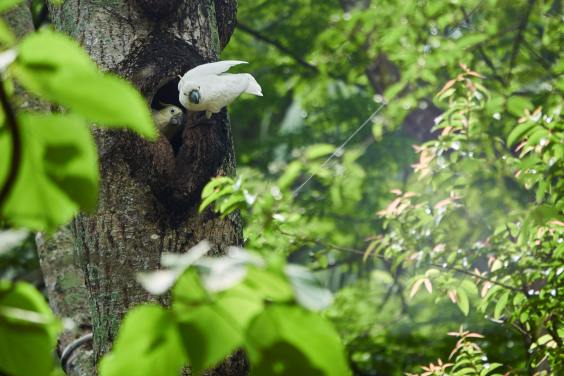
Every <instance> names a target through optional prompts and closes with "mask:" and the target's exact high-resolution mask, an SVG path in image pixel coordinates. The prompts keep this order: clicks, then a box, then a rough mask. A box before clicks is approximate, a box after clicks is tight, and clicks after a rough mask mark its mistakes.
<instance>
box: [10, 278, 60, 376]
mask: <svg viewBox="0 0 564 376" xmlns="http://www.w3.org/2000/svg"><path fill="white" fill-rule="evenodd" d="M58 329H59V324H58V323H57V322H56V321H55V317H54V316H53V313H52V312H51V309H49V306H48V305H47V303H46V302H45V299H44V298H43V296H42V295H41V293H40V292H39V291H37V289H36V288H35V287H33V286H32V285H30V284H28V283H25V282H17V283H15V284H12V283H11V282H10V281H7V280H5V281H2V282H0V373H6V374H8V375H21V376H44V375H45V376H46V375H49V374H50V372H51V369H52V363H53V359H52V355H51V353H52V350H53V349H54V348H55V345H56V343H57V331H58Z"/></svg>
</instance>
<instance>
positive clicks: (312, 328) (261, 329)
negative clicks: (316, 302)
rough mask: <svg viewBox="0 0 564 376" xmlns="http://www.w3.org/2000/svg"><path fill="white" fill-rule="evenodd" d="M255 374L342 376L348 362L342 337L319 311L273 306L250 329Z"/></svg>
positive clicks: (249, 335) (251, 355)
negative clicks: (317, 312)
mask: <svg viewBox="0 0 564 376" xmlns="http://www.w3.org/2000/svg"><path fill="white" fill-rule="evenodd" d="M247 335H248V339H247V342H248V343H249V345H250V347H249V348H248V354H249V357H250V358H251V362H252V363H253V375H254V376H271V375H288V376H290V375H291V376H301V375H304V376H306V375H307V376H323V375H325V376H343V375H348V374H349V370H348V365H347V360H346V357H345V351H344V347H343V344H342V342H341V339H340V338H339V336H338V334H337V333H336V332H335V330H334V329H333V328H332V327H331V325H330V324H329V323H328V322H327V321H326V320H325V319H323V318H322V317H321V316H319V315H318V314H316V313H313V312H309V311H306V310H304V309H303V308H301V307H299V306H293V305H272V306H270V307H268V308H267V309H266V310H265V311H264V312H262V313H261V314H260V315H259V316H258V317H257V318H256V319H255V320H254V321H253V323H252V325H251V327H250V329H249V331H248V334H247Z"/></svg>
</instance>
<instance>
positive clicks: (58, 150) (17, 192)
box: [0, 114, 98, 229]
mask: <svg viewBox="0 0 564 376" xmlns="http://www.w3.org/2000/svg"><path fill="white" fill-rule="evenodd" d="M18 123H19V129H20V132H21V136H22V144H23V145H22V161H21V167H20V171H19V175H18V179H17V181H16V183H15V185H14V188H13V190H12V194H11V195H10V197H9V198H8V200H7V202H6V204H5V206H4V208H3V214H4V215H5V216H7V217H9V218H11V219H12V223H13V224H14V225H15V226H18V227H27V228H31V229H43V228H48V229H54V228H56V227H57V225H59V224H61V223H64V222H65V221H67V220H68V219H69V218H72V216H73V215H74V214H75V213H76V212H77V210H79V209H83V210H87V211H93V210H94V208H95V207H96V195H97V190H98V171H97V169H96V163H97V152H96V149H95V147H94V140H93V139H92V136H91V134H90V131H89V130H88V128H86V125H85V124H84V121H82V120H81V119H80V118H78V117H75V116H72V115H32V114H22V115H21V116H19V117H18ZM0 149H1V150H3V151H4V153H5V155H6V156H8V155H10V153H11V151H12V147H11V140H10V134H9V133H8V132H7V131H4V132H2V133H1V134H0ZM9 167H10V158H9V157H7V158H4V159H2V160H1V162H0V176H6V175H7V171H8V169H9Z"/></svg>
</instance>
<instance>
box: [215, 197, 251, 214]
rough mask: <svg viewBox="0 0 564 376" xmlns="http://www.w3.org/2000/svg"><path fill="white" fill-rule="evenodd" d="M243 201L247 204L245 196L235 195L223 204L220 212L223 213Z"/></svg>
mask: <svg viewBox="0 0 564 376" xmlns="http://www.w3.org/2000/svg"><path fill="white" fill-rule="evenodd" d="M241 201H243V202H246V201H245V196H244V195H243V194H242V193H236V194H233V195H231V197H229V198H228V199H227V200H225V201H223V202H221V205H220V207H219V211H220V212H222V213H223V212H224V211H225V209H227V208H228V207H230V206H231V205H233V204H236V203H238V202H241Z"/></svg>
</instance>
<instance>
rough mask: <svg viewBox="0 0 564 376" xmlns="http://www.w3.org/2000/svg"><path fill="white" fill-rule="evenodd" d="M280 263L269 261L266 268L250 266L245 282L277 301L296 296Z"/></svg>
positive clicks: (266, 296) (256, 291)
mask: <svg viewBox="0 0 564 376" xmlns="http://www.w3.org/2000/svg"><path fill="white" fill-rule="evenodd" d="M278 264H279V263H275V262H273V261H269V262H268V266H267V268H266V269H265V270H261V269H257V268H256V267H253V266H250V267H249V269H248V271H247V276H246V278H245V280H244V281H243V283H244V284H245V285H247V286H249V287H250V288H251V289H253V290H254V291H255V294H257V295H259V296H262V297H263V298H265V299H268V300H272V301H276V302H287V301H290V300H292V299H293V298H294V291H293V290H292V286H291V285H290V283H289V282H288V279H287V278H286V276H285V275H284V272H283V270H282V268H281V267H280V265H278Z"/></svg>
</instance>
